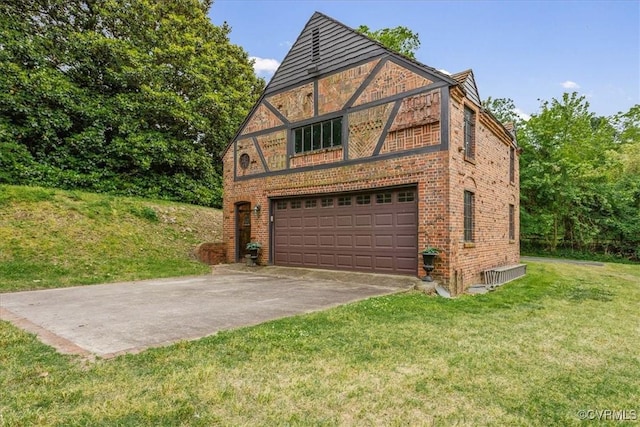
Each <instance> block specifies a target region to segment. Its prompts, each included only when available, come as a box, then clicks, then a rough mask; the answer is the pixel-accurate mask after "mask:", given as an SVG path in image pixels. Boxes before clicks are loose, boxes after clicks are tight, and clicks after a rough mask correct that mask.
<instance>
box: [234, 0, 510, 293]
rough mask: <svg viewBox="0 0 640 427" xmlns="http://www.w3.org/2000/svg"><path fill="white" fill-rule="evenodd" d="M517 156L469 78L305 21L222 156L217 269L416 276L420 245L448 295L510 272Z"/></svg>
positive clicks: (329, 24) (318, 19) (317, 18)
mask: <svg viewBox="0 0 640 427" xmlns="http://www.w3.org/2000/svg"><path fill="white" fill-rule="evenodd" d="M518 157H519V154H518V147H517V144H516V140H515V137H514V134H513V133H512V132H511V130H510V129H508V128H507V127H505V126H504V125H503V124H501V123H500V122H499V121H498V120H496V118H495V117H494V116H493V115H491V114H490V113H489V112H488V111H486V110H485V109H483V107H482V106H481V103H480V98H479V96H478V90H477V87H476V84H475V80H474V76H473V72H472V71H471V70H468V71H464V72H461V73H458V74H454V75H449V74H445V73H443V72H440V71H438V70H436V69H434V68H431V67H428V66H426V65H423V64H421V63H419V62H416V61H413V60H410V59H408V58H406V57H404V56H402V55H399V54H396V53H394V52H391V51H389V50H388V49H386V48H385V47H383V46H382V45H381V44H379V43H377V42H375V41H373V40H371V39H369V38H368V37H366V36H363V35H361V34H359V33H357V32H356V31H354V30H353V29H351V28H349V27H347V26H345V25H343V24H341V23H339V22H337V21H335V20H334V19H332V18H329V17H327V16H325V15H323V14H321V13H318V12H316V13H314V15H313V16H312V17H311V19H310V20H309V22H308V23H307V25H306V26H305V27H304V29H303V30H302V33H301V34H300V36H299V37H298V39H297V40H296V42H295V43H294V44H293V46H292V48H291V50H290V51H289V53H288V54H287V56H286V57H285V59H284V60H283V62H282V64H281V65H280V67H279V68H278V70H277V71H276V73H275V75H274V76H273V78H272V79H271V81H270V82H269V84H268V85H267V87H266V89H265V91H264V93H263V94H262V96H261V97H260V99H259V100H258V102H257V103H256V105H255V106H254V108H253V110H252V111H251V113H250V114H249V116H248V117H247V119H246V120H245V122H244V123H243V124H242V126H241V127H240V129H239V131H238V133H237V135H236V137H235V138H234V140H233V141H231V143H230V144H229V146H228V147H227V149H226V151H225V153H224V206H223V209H224V241H225V243H226V248H227V259H228V260H229V261H233V260H236V261H241V260H243V259H244V257H245V254H246V250H245V248H246V244H247V242H249V241H257V242H259V243H261V244H262V251H261V254H260V260H261V262H262V263H265V264H275V265H281V266H296V267H309V268H326V269H335V270H354V271H363V272H374V273H387V274H406V275H413V276H424V275H425V272H424V271H423V268H422V257H421V256H420V255H419V251H420V250H422V249H423V248H425V247H427V246H433V247H436V248H438V249H439V250H440V254H439V255H438V257H437V258H436V263H435V270H434V271H433V274H432V275H433V276H434V278H435V279H436V280H438V281H439V282H440V284H442V285H443V286H444V287H446V288H448V290H449V292H451V293H452V294H454V295H455V294H459V293H461V292H463V291H464V290H465V289H466V288H468V287H469V286H471V285H474V284H478V283H482V282H483V281H485V283H486V282H487V280H488V279H487V277H486V276H489V273H492V274H491V280H493V281H495V277H499V276H500V274H499V272H500V271H503V270H504V271H508V270H509V269H510V268H511V267H510V266H514V265H516V264H518V262H519V257H520V250H519V234H518V233H519V220H518V218H519V215H518V212H519V169H518ZM496 273H497V276H496ZM511 276H513V275H511ZM511 276H510V277H511Z"/></svg>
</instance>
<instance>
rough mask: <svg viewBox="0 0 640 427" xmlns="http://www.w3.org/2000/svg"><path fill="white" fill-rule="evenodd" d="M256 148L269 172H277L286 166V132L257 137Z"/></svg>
mask: <svg viewBox="0 0 640 427" xmlns="http://www.w3.org/2000/svg"><path fill="white" fill-rule="evenodd" d="M256 140H257V141H258V146H259V147H260V150H261V151H262V155H263V156H264V160H265V162H266V163H267V167H268V168H269V170H270V171H279V170H282V169H284V168H285V167H286V166H287V131H286V130H281V131H278V132H273V133H268V134H266V135H261V136H257V137H256Z"/></svg>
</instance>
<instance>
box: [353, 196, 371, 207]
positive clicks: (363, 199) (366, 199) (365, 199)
mask: <svg viewBox="0 0 640 427" xmlns="http://www.w3.org/2000/svg"><path fill="white" fill-rule="evenodd" d="M356 204H358V205H370V204H371V196H370V195H368V194H365V195H362V196H356Z"/></svg>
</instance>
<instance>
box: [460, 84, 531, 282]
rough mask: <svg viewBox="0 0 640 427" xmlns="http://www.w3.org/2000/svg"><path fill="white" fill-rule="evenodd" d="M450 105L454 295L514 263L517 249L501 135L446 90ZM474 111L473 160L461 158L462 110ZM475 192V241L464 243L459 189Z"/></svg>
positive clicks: (512, 186) (515, 193)
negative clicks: (489, 272) (486, 274)
mask: <svg viewBox="0 0 640 427" xmlns="http://www.w3.org/2000/svg"><path fill="white" fill-rule="evenodd" d="M451 100H452V102H451V107H450V118H451V120H450V150H449V163H450V166H449V180H450V194H449V212H448V218H449V221H450V224H449V230H451V236H450V244H449V252H450V256H451V266H450V271H449V277H451V278H452V281H451V283H450V289H451V290H452V292H454V293H459V292H461V291H462V290H463V289H465V288H467V287H469V286H470V285H473V284H477V283H481V282H482V278H481V272H482V271H483V270H485V269H488V268H491V267H496V266H500V265H507V264H515V263H518V262H519V260H520V247H519V231H520V230H519V215H518V213H519V211H520V201H519V189H520V183H519V176H518V173H517V171H518V170H519V168H518V156H516V176H515V181H514V182H513V183H512V182H510V180H509V147H510V146H509V145H508V140H507V139H506V137H503V136H501V135H500V134H499V133H498V132H496V129H492V128H490V127H489V126H487V125H486V124H485V122H486V118H485V119H483V118H482V115H483V114H484V113H482V112H480V111H479V110H478V108H477V107H476V106H474V105H473V104H471V103H469V102H465V100H464V99H463V98H462V97H461V94H456V93H455V91H454V92H452V96H451ZM465 105H466V106H468V107H469V108H472V109H473V110H474V111H476V154H475V161H474V162H470V161H467V160H465V158H464V152H463V149H462V148H463V146H464V142H463V138H464V131H463V129H464V126H463V110H464V106H465ZM465 190H468V191H472V192H473V193H474V194H475V211H474V214H475V239H474V240H475V241H474V243H473V244H469V243H465V242H464V234H463V232H464V222H463V214H464V191H465ZM509 204H512V205H514V207H515V212H516V215H515V231H516V239H515V240H512V241H510V240H509Z"/></svg>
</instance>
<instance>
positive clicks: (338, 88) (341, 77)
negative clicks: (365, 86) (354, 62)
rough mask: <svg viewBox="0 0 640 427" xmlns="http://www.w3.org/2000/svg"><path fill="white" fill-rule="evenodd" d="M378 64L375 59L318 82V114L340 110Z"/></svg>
mask: <svg viewBox="0 0 640 427" xmlns="http://www.w3.org/2000/svg"><path fill="white" fill-rule="evenodd" d="M378 62H379V60H378V59H376V60H374V61H370V62H367V63H365V64H362V65H359V66H357V67H353V68H349V69H348V70H345V71H342V72H339V73H335V74H332V75H330V76H328V77H325V78H323V79H320V80H318V114H319V115H322V114H327V113H333V112H334V111H338V110H340V109H342V108H343V107H344V104H345V103H346V102H347V101H348V100H349V99H350V98H351V96H352V95H353V94H354V93H355V92H356V90H357V89H358V87H360V85H361V84H362V82H364V80H365V78H367V76H369V74H370V73H371V70H372V69H373V67H375V66H376V64H377V63H378Z"/></svg>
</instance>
